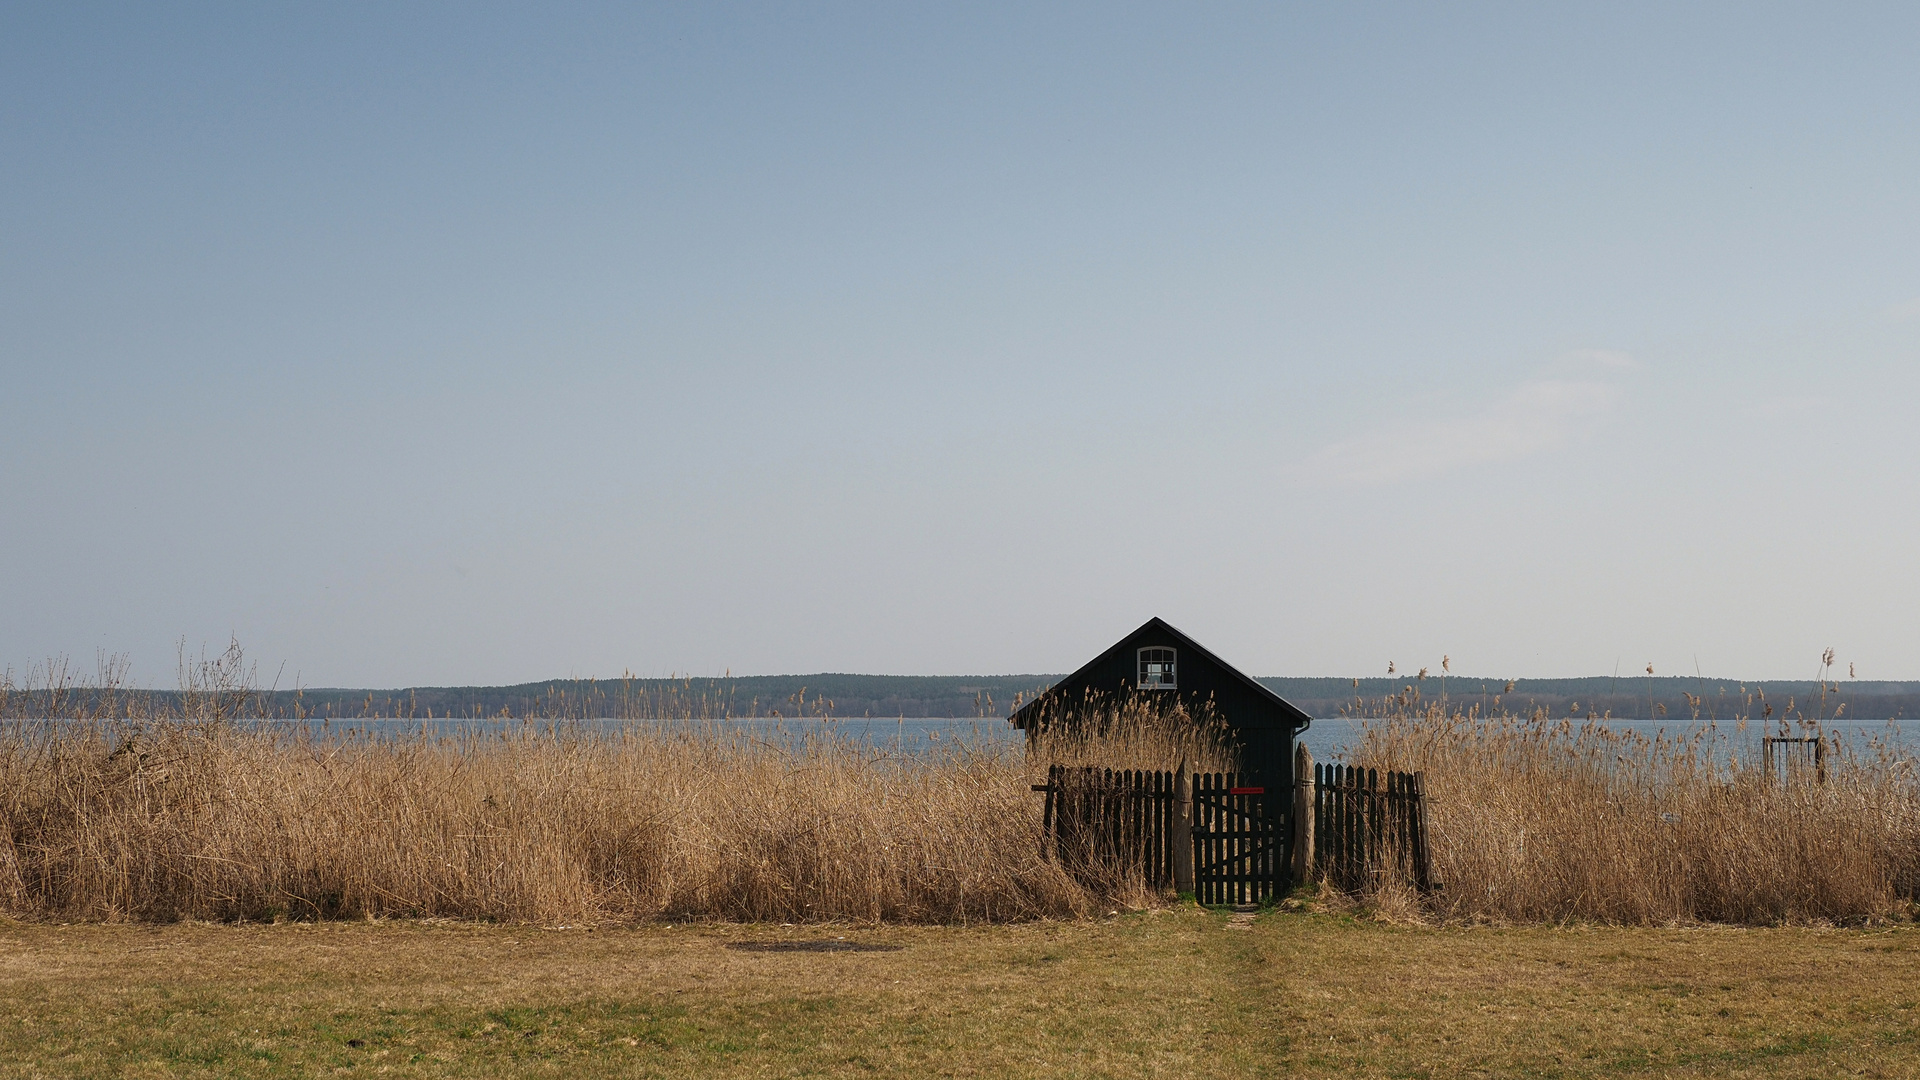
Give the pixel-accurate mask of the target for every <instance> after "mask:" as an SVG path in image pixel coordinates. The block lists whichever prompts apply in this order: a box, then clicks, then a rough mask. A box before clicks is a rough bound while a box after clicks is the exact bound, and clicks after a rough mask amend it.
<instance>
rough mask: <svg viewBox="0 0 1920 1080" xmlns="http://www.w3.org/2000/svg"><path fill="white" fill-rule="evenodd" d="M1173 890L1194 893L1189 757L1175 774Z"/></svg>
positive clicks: (1171, 839) (1191, 796)
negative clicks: (1188, 779)
mask: <svg viewBox="0 0 1920 1080" xmlns="http://www.w3.org/2000/svg"><path fill="white" fill-rule="evenodd" d="M1167 839H1168V842H1169V843H1171V844H1172V845H1173V853H1172V854H1173V891H1174V892H1177V893H1192V892H1193V891H1194V885H1193V792H1192V789H1191V788H1189V787H1188V786H1187V759H1186V758H1181V759H1180V769H1179V771H1178V772H1175V773H1174V774H1173V835H1172V836H1170V837H1168V838H1167Z"/></svg>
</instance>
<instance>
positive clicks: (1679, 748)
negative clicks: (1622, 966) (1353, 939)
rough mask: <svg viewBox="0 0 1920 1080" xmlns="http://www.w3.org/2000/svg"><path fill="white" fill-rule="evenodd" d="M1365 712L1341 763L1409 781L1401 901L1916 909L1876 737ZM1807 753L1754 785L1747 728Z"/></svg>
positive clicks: (1695, 918)
mask: <svg viewBox="0 0 1920 1080" xmlns="http://www.w3.org/2000/svg"><path fill="white" fill-rule="evenodd" d="M1385 704H1386V707H1385V708H1381V709H1376V710H1374V713H1373V715H1372V716H1371V717H1369V718H1367V719H1366V720H1365V721H1364V723H1363V727H1362V733H1361V737H1360V738H1359V739H1358V740H1357V743H1356V745H1355V746H1354V747H1353V748H1352V753H1351V755H1350V757H1351V759H1352V760H1353V761H1354V762H1355V763H1357V764H1360V765H1362V766H1367V767H1373V768H1380V769H1387V768H1392V769H1398V770H1407V771H1414V770H1418V771H1421V772H1423V773H1425V777H1426V790H1427V793H1428V800H1429V804H1428V811H1427V813H1428V823H1429V830H1430V840H1431V850H1432V858H1433V874H1434V877H1435V879H1436V880H1438V881H1439V882H1441V884H1442V886H1443V887H1442V888H1441V889H1440V890H1439V891H1438V892H1436V893H1434V894H1433V895H1431V896H1429V897H1426V898H1424V899H1423V900H1422V901H1421V902H1420V903H1419V904H1417V905H1416V904H1412V903H1410V902H1409V898H1408V897H1407V895H1406V891H1405V889H1404V886H1403V885H1401V884H1398V883H1393V882H1387V883H1385V884H1384V885H1383V887H1382V890H1381V891H1382V894H1383V895H1382V896H1381V897H1380V899H1381V900H1382V901H1383V902H1384V903H1386V904H1387V905H1388V906H1389V907H1390V908H1394V909H1397V910H1400V911H1403V912H1411V911H1422V910H1423V911H1424V912H1425V913H1426V914H1428V915H1435V916H1438V917H1441V918H1444V919H1450V920H1466V921H1487V920H1491V921H1499V922H1514V923H1525V922H1566V921H1595V922H1606V923H1620V924H1672V923H1689V922H1720V923H1740V924H1749V925H1767V924H1778V923H1806V922H1835V923H1840V922H1860V921H1871V920H1876V919H1881V918H1886V917H1889V916H1896V915H1905V914H1907V913H1908V912H1909V911H1910V910H1911V909H1912V901H1913V898H1914V897H1915V896H1916V895H1920V775H1917V774H1916V765H1917V763H1916V761H1915V759H1914V757H1913V756H1912V754H1911V753H1910V752H1908V751H1906V750H1904V749H1902V748H1901V746H1900V745H1899V744H1898V743H1897V742H1896V741H1895V740H1893V739H1878V738H1876V739H1871V740H1864V741H1848V740H1845V739H1841V738H1838V737H1835V736H1833V735H1830V734H1823V733H1822V731H1821V729H1820V726H1819V723H1818V722H1817V721H1815V720H1809V719H1806V718H1804V717H1799V718H1796V719H1795V720H1793V721H1792V722H1790V723H1784V724H1783V723H1782V722H1781V721H1779V720H1777V719H1775V718H1773V717H1772V710H1771V709H1767V710H1765V712H1764V713H1763V714H1762V715H1761V716H1759V717H1749V716H1741V717H1735V718H1733V719H1732V720H1731V721H1729V722H1726V723H1724V724H1723V723H1715V722H1712V721H1703V720H1700V718H1695V722H1694V723H1686V722H1684V721H1683V722H1681V723H1678V724H1676V725H1675V727H1676V728H1678V729H1679V731H1680V733H1679V734H1659V735H1651V736H1650V735H1646V734H1642V733H1638V732H1634V731H1631V730H1624V729H1618V728H1616V727H1614V726H1612V725H1610V723H1609V721H1608V718H1606V717H1604V716H1588V717H1582V718H1572V717H1561V718H1555V717H1551V716H1548V715H1546V714H1544V713H1539V712H1536V713H1533V714H1531V715H1527V716H1518V715H1513V714H1511V713H1504V712H1496V713H1494V714H1493V715H1481V714H1480V713H1479V711H1478V710H1477V709H1476V708H1469V709H1465V710H1461V709H1456V708H1450V707H1447V706H1443V705H1440V704H1437V703H1433V702H1430V701H1423V700H1421V699H1420V697H1419V694H1418V692H1417V690H1415V691H1412V692H1411V693H1409V694H1406V695H1403V696H1402V697H1401V698H1400V699H1399V700H1398V701H1389V702H1387V703H1385ZM1762 725H1765V726H1766V728H1767V731H1768V732H1769V733H1774V734H1788V733H1789V731H1791V732H1792V733H1794V734H1797V735H1799V736H1802V737H1807V738H1817V739H1820V740H1821V742H1822V744H1823V746H1824V752H1825V762H1824V768H1823V769H1819V770H1816V769H1815V768H1814V767H1813V765H1812V763H1811V762H1810V761H1805V760H1802V759H1799V758H1797V757H1796V758H1795V759H1794V761H1793V762H1791V763H1790V764H1786V765H1783V764H1782V763H1781V762H1778V761H1777V762H1775V764H1774V766H1773V768H1772V769H1771V770H1769V769H1767V768H1765V767H1764V766H1763V762H1762V760H1761V759H1760V758H1759V757H1758V755H1756V754H1755V753H1753V744H1754V743H1755V742H1756V741H1757V739H1756V736H1757V735H1758V733H1759V729H1760V727H1761V726H1762Z"/></svg>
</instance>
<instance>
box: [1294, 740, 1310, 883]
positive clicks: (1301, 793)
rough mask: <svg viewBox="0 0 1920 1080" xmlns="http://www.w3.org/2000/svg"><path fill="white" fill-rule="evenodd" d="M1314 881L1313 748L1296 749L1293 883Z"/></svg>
mask: <svg viewBox="0 0 1920 1080" xmlns="http://www.w3.org/2000/svg"><path fill="white" fill-rule="evenodd" d="M1312 880H1313V751H1311V750H1308V749H1307V744H1306V743H1301V744H1300V745H1299V746H1298V747H1297V748H1295V750H1294V752H1293V884H1294V885H1295V886H1296V887H1298V886H1301V885H1305V884H1307V883H1308V882H1310V881H1312Z"/></svg>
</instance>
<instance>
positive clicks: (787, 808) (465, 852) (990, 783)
mask: <svg viewBox="0 0 1920 1080" xmlns="http://www.w3.org/2000/svg"><path fill="white" fill-rule="evenodd" d="M124 672H125V669H124V665H119V664H117V663H115V662H111V661H109V662H106V663H103V665H102V667H101V673H100V675H99V676H98V677H96V678H95V679H93V680H90V681H86V682H82V681H80V680H78V679H76V678H74V677H73V676H72V673H71V670H70V667H69V666H68V665H64V664H59V663H54V664H49V665H47V666H46V667H45V668H41V669H36V671H35V672H34V673H33V674H31V675H30V676H29V678H28V679H27V680H26V681H25V682H24V683H21V684H18V685H16V684H15V683H14V681H13V680H12V678H11V677H7V678H5V679H0V715H11V716H12V717H13V719H11V720H7V721H5V722H4V724H0V912H5V913H8V914H13V915H17V916H36V917H59V918H72V919H106V920H112V919H140V920H170V919H179V918H198V919H273V918H281V917H293V918H364V917H379V916H443V917H455V918H472V919H493V920H505V921H519V922H534V923H542V924H554V923H567V924H582V923H604V922H622V921H636V920H645V919H671V920H688V919H729V920H732V919H737V920H772V921H790V922H799V921H819V920H888V921H922V922H967V921H976V920H987V921H995V920H1016V919H1031V918H1037V917H1070V916H1075V915H1080V914H1085V913H1089V912H1095V911H1102V910H1106V909H1107V907H1108V906H1110V905H1113V904H1116V903H1132V904H1138V903H1143V902H1150V900H1151V895H1150V893H1149V892H1148V890H1147V889H1146V887H1145V885H1144V883H1143V882H1142V880H1141V879H1140V876H1139V874H1138V873H1137V872H1134V871H1132V870H1131V869H1129V868H1127V867H1112V868H1105V871H1103V872H1101V873H1098V874H1086V873H1075V874H1069V873H1067V872H1066V871H1065V870H1063V869H1062V868H1061V867H1060V866H1059V865H1058V864H1056V863H1055V862H1053V861H1050V860H1049V859H1048V858H1047V857H1046V856H1045V854H1044V846H1043V844H1042V842H1041V841H1042V837H1041V823H1040V820H1039V819H1040V799H1039V797H1038V796H1036V795H1035V794H1034V793H1033V792H1032V790H1031V784H1032V782H1033V781H1034V780H1035V779H1036V778H1038V777H1043V776H1044V774H1045V769H1046V765H1047V764H1048V763H1049V762H1050V761H1051V760H1054V759H1053V758H1050V757H1047V756H1045V755H1043V754H1036V755H1030V754H1029V753H1028V752H1027V751H1026V749H1025V748H1023V747H1022V746H1021V745H1019V744H1018V743H1012V742H1009V741H1006V740H995V739H986V738H961V739H953V738H947V739H940V740H938V741H936V742H934V743H932V744H931V746H928V747H922V748H918V749H914V750H912V751H907V750H904V749H902V748H900V747H897V746H887V745H875V744H873V743H870V742H866V741H861V740H856V739H851V738H846V737H842V736H840V735H838V734H837V733H836V731H835V727H834V725H833V724H832V723H831V722H822V721H797V722H790V723H788V724H785V725H782V726H780V727H777V728H773V729H771V730H770V729H768V728H767V727H765V726H764V725H762V726H757V727H743V726H740V725H734V724H729V723H727V722H725V720H724V719H710V720H704V721H703V720H680V721H673V722H666V723H661V722H636V723H628V724H623V725H613V726H609V725H605V724H587V723H583V722H580V721H579V720H578V719H577V718H573V719H569V718H566V717H565V715H564V714H565V712H566V711H567V708H566V706H565V703H561V707H560V708H557V709H556V711H557V712H561V713H562V717H561V718H559V719H549V720H547V721H545V722H539V721H516V722H514V723H512V724H508V725H502V726H503V727H504V728H505V730H504V731H496V732H493V733H481V732H479V731H476V730H474V729H473V728H472V727H461V726H459V725H451V726H450V727H451V728H452V733H451V734H447V733H444V732H445V731H447V730H448V729H447V728H442V729H439V731H438V732H436V729H434V728H433V727H431V726H428V727H425V728H422V729H421V730H420V731H419V732H417V733H416V734H413V735H410V736H406V737H399V738H371V737H367V736H366V735H365V734H364V733H361V734H354V733H351V732H349V731H342V730H340V729H338V728H326V727H317V726H316V725H312V724H308V723H299V724H291V725H289V724H274V723H255V722H249V721H247V720H246V719H244V718H245V717H246V716H248V715H249V708H250V704H249V703H250V702H254V703H257V695H255V696H252V697H250V696H249V694H250V688H251V686H252V684H253V671H252V668H251V667H249V666H247V664H246V663H245V660H244V657H242V656H241V654H240V653H239V651H238V650H237V649H232V650H229V652H228V653H226V654H224V655H223V656H221V657H217V658H214V659H212V660H206V659H202V660H201V661H198V662H194V663H186V662H183V663H182V665H181V683H182V690H181V692H180V693H179V694H178V695H177V696H175V697H173V698H170V699H169V701H171V702H177V708H175V709H173V710H172V711H170V712H168V713H166V714H165V715H152V714H151V710H149V712H147V713H143V712H142V709H141V705H140V702H141V701H142V699H141V698H139V697H138V696H137V695H129V694H127V693H125V692H124V691H123V690H122V688H121V683H120V680H121V679H123V677H124ZM146 700H148V701H151V700H152V699H151V698H149V699H146ZM1150 720H1151V717H1149V716H1147V715H1146V714H1145V713H1141V712H1139V711H1137V710H1136V711H1134V712H1126V711H1124V710H1121V711H1118V712H1116V714H1115V716H1114V718H1113V722H1111V723H1105V724H1101V725H1097V727H1098V730H1097V731H1095V732H1090V733H1088V734H1087V737H1085V738H1078V739H1074V740H1061V741H1059V742H1058V743H1057V745H1056V746H1055V747H1054V748H1053V749H1054V750H1057V751H1058V752H1059V753H1063V754H1064V753H1080V754H1083V755H1084V754H1104V755H1109V756H1119V757H1127V758H1130V759H1132V760H1137V761H1140V762H1142V763H1143V764H1144V763H1146V762H1148V761H1150V760H1151V761H1152V762H1153V767H1160V768H1167V767H1171V765H1172V764H1174V762H1173V761H1171V760H1169V761H1164V762H1162V761H1160V760H1158V757H1157V755H1162V754H1164V753H1180V752H1186V748H1189V744H1190V743H1191V741H1192V740H1191V739H1186V738H1184V737H1179V736H1170V735H1165V734H1164V733H1160V734H1156V732H1155V731H1154V730H1153V728H1152V727H1151V724H1150V723H1149V721H1150ZM1156 740H1157V741H1156ZM1196 745H1197V744H1196ZM1076 869H1083V868H1076Z"/></svg>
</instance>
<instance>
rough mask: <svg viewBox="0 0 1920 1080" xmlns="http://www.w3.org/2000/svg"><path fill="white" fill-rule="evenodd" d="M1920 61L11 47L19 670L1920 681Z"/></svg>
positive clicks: (300, 41)
mask: <svg viewBox="0 0 1920 1080" xmlns="http://www.w3.org/2000/svg"><path fill="white" fill-rule="evenodd" d="M1916 56H1920V12H1916V11H1915V10H1914V9H1912V8H1909V7H1896V6H1888V7H1884V8H1876V7H1871V6H1852V7H1845V8H1835V7H1831V6H1812V5H1806V6H1794V7H1788V6H1766V5H1751V4H1744V5H1721V6H1708V5H1688V6H1681V5H1672V4H1647V5H1632V4H1619V5H1593V6H1591V7H1589V8H1587V9H1585V10H1584V11H1581V10H1574V9H1572V8H1570V7H1569V6H1567V5H1552V6H1527V5H1501V6H1476V5H1448V6H1445V7H1440V6H1433V5H1409V6H1354V5H1338V6H1335V5H1312V6H1297V7H1288V6H1280V5H1255V6H1243V7H1232V6H1205V7H1191V6H1186V5H1178V6H1176V5H1168V6H1166V7H1160V8H1155V7H1126V6H1119V5H1110V4H1109V5H1086V6H1067V5H1054V6H1047V7H1044V8H1041V7H1038V6H1035V5H1008V6H1004V7H989V6H985V5H955V6H951V7H947V8H931V7H911V8H910V7H906V6H899V5H884V6H880V5H876V6H870V7H859V6H852V5H833V6H824V5H823V6H819V7H802V6H746V5H742V6H736V7H730V8H724V9H721V8H717V7H716V8H714V9H711V10H709V9H707V8H697V7H690V8H658V9H652V8H642V7H632V6H625V5H620V6H608V7H594V6H573V5H541V6H538V7H535V6H525V7H510V6H481V5H457V6H456V5H449V6H442V7H434V6H423V5H411V6H404V7H399V6H391V5H366V6H361V7H350V6H345V5H330V6H325V7H321V6H314V7H296V6H292V5H280V6H268V7H259V6H231V7H211V6H200V7H191V6H178V7H159V6H151V5H127V6H124V7H96V6H87V5H78V4H75V5H54V6H34V7H29V6H24V5H5V6H0V380H3V381H0V393H4V395H5V403H6V404H5V415H6V423H5V425H4V426H0V496H4V498H5V500H6V503H7V505H8V506H9V508H10V509H9V511H8V512H7V513H6V514H5V515H0V595H3V596H4V598H5V600H4V602H5V610H6V617H5V618H4V619H3V620H0V666H5V665H7V664H11V665H12V666H13V667H14V668H15V669H16V670H19V669H22V668H24V667H25V666H26V665H28V664H30V663H32V662H34V661H35V660H36V659H39V658H43V657H45V656H48V655H54V654H68V655H72V656H75V657H77V658H80V659H81V660H83V661H89V660H90V659H91V658H92V657H93V655H94V654H95V653H96V651H98V650H106V651H109V652H116V653H126V654H128V655H129V656H130V657H131V658H132V660H133V662H134V665H135V673H136V676H137V677H141V678H143V679H146V680H148V681H152V682H157V683H160V684H165V683H167V682H169V681H170V680H171V677H172V673H173V666H174V660H175V651H176V647H177V645H178V643H180V642H182V641H184V642H186V643H187V646H188V648H189V649H190V650H193V651H197V650H198V649H199V648H200V647H201V646H202V645H203V644H204V645H208V646H211V647H214V648H216V649H217V648H219V647H223V646H224V645H225V643H226V641H227V639H228V637H229V636H230V635H233V636H237V637H238V638H239V639H240V640H241V642H242V643H243V644H245V645H246V646H247V647H248V648H249V650H250V651H251V652H252V654H253V655H254V656H255V657H256V658H258V659H259V660H260V661H261V662H262V664H263V666H264V667H265V668H266V669H268V670H278V669H279V666H280V665H281V664H282V663H283V662H284V663H285V665H286V668H285V672H286V673H285V675H284V676H283V683H284V682H290V681H292V680H293V679H294V678H298V679H299V680H300V681H301V682H303V683H305V684H307V685H372V686H397V685H406V684H434V683H469V682H512V681H521V680H529V679H537V678H544V677H550V676H558V675H568V674H576V675H602V676H605V675H613V674H618V673H619V672H620V671H621V670H623V669H631V670H633V671H635V672H637V673H640V674H644V675H655V674H666V673H674V672H691V673H695V674H717V673H719V672H721V671H724V670H732V671H734V672H738V673H774V672H808V671H818V670H838V671H868V672H893V673H965V672H1012V671H1022V672H1024V671H1060V670H1066V669H1070V668H1072V667H1074V666H1076V665H1077V664H1078V663H1079V662H1081V661H1082V660H1084V659H1085V658H1086V657H1087V656H1090V655H1092V653H1093V652H1095V651H1097V650H1098V649H1099V648H1101V647H1103V646H1104V645H1105V644H1107V643H1108V642H1110V641H1111V640H1112V639H1114V638H1115V637H1118V636H1119V635H1120V634H1121V633H1122V632H1124V631H1126V630H1128V629H1131V628H1132V627H1133V626H1135V625H1137V624H1138V623H1139V622H1141V621H1143V620H1144V619H1145V618H1146V617H1148V616H1150V615H1156V614H1157V615H1160V616H1162V617H1164V618H1167V619H1168V620H1169V621H1171V622H1173V623H1175V624H1176V625H1178V626H1180V627H1182V628H1183V629H1185V630H1187V631H1188V632H1189V633H1192V634H1193V635H1195V636H1196V637H1198V638H1199V639H1200V640H1202V641H1205V642H1207V643H1208V644H1209V645H1211V646H1213V647H1214V648H1215V649H1216V651H1218V652H1220V653H1221V654H1222V655H1224V656H1225V657H1227V658H1228V659H1230V660H1232V661H1234V662H1236V663H1239V664H1240V665H1242V666H1244V667H1245V668H1247V669H1248V670H1250V671H1253V672H1255V673H1258V674H1276V675H1322V674H1324V675H1363V674H1377V673H1380V674H1383V673H1384V672H1385V669H1386V663H1387V661H1388V660H1395V661H1397V662H1398V663H1399V664H1401V665H1402V666H1404V667H1417V666H1421V665H1428V666H1436V665H1437V664H1438V661H1439V658H1440V657H1441V656H1442V655H1443V654H1445V655H1450V656H1451V657H1452V658H1453V664H1454V669H1455V670H1456V671H1467V672H1470V673H1472V674H1480V675H1490V676H1507V675H1513V676H1552V675H1585V674H1605V673H1607V672H1609V671H1611V670H1613V668H1614V667H1615V666H1616V665H1619V666H1621V667H1622V669H1623V670H1631V671H1638V670H1640V669H1642V668H1643V667H1644V666H1645V664H1647V663H1648V662H1652V663H1653V664H1654V665H1655V666H1656V669H1657V670H1659V671H1660V672H1662V673H1673V674H1685V673H1691V672H1692V671H1693V670H1694V666H1695V664H1696V663H1698V664H1699V665H1700V666H1701V668H1702V669H1703V670H1705V671H1706V672H1707V673H1708V674H1710V675H1718V676H1722V677H1800V676H1811V675H1812V674H1813V671H1814V668H1815V666H1816V664H1817V660H1818V657H1819V654H1820V651H1821V649H1823V648H1825V647H1827V646H1833V647H1834V648H1835V649H1837V650H1838V652H1839V655H1840V656H1841V658H1842V660H1843V661H1852V662H1854V663H1856V664H1857V670H1858V671H1859V674H1860V675H1861V677H1876V678H1902V677H1904V678H1920V658H1917V657H1920V618H1916V616H1917V615H1920V604H1916V600H1917V599H1920V570H1916V565H1915V563H1916V560H1915V558H1914V556H1913V551H1914V550H1915V548H1916V546H1917V545H1916V544H1915V537H1916V533H1917V532H1920V498H1916V493H1917V492H1920V434H1916V430H1920V426H1917V425H1915V424H1914V423H1913V420H1912V413H1913V408H1914V404H1915V402H1916V400H1917V399H1920V366H1917V365H1916V360H1920V194H1917V193H1920V180H1917V179H1916V178H1920V63H1916V62H1915V58H1916Z"/></svg>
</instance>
